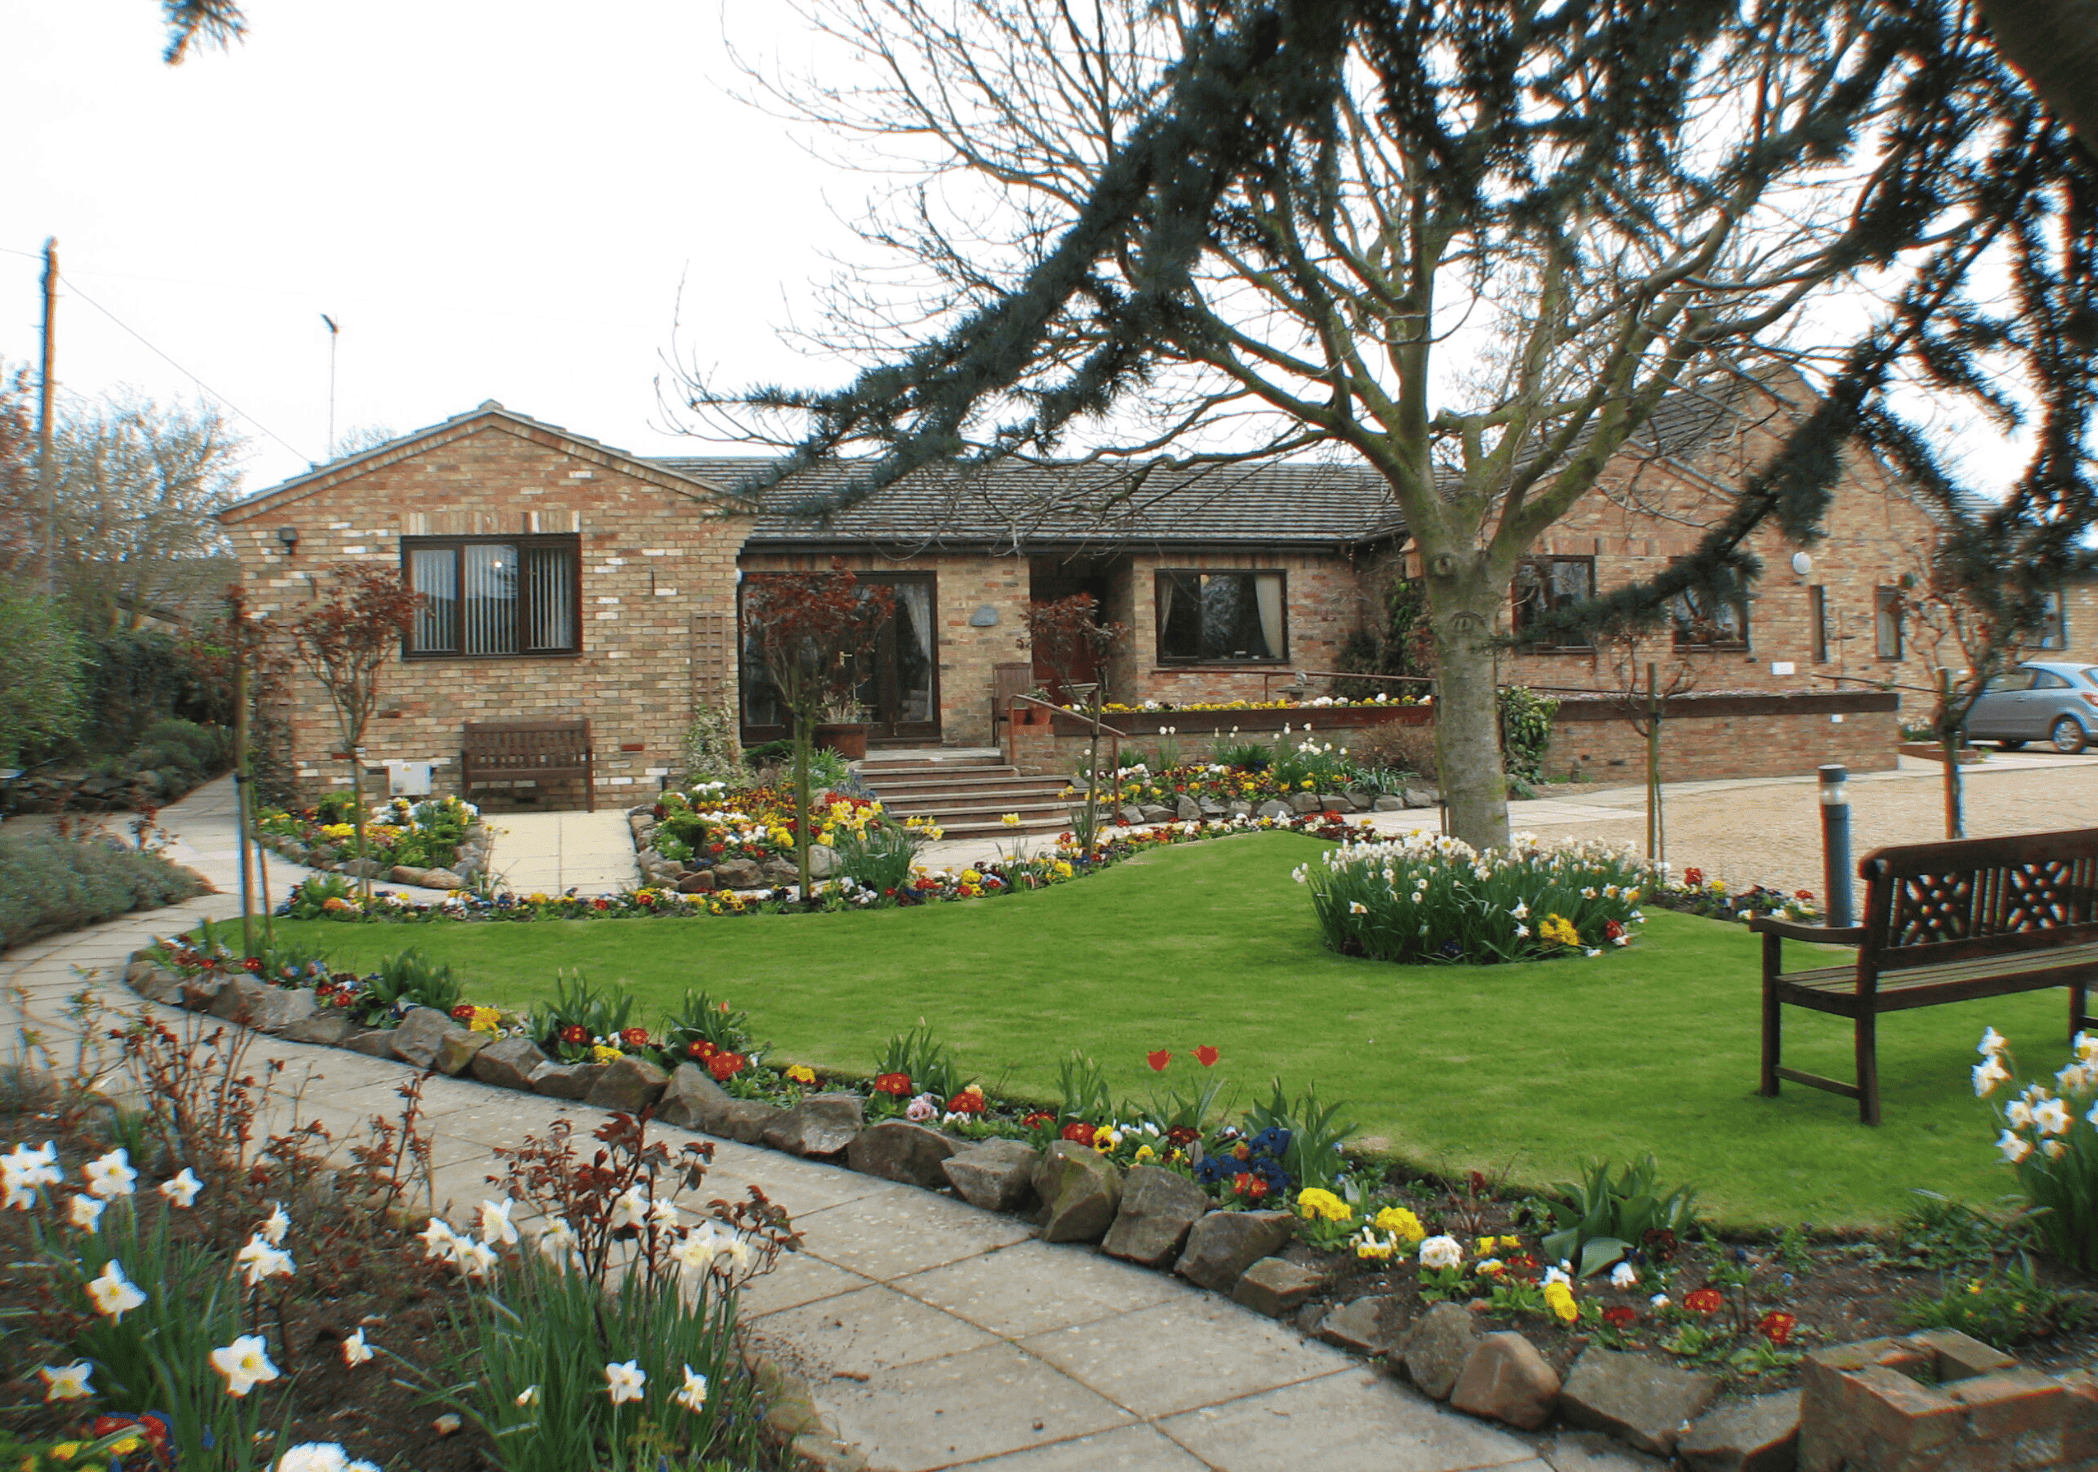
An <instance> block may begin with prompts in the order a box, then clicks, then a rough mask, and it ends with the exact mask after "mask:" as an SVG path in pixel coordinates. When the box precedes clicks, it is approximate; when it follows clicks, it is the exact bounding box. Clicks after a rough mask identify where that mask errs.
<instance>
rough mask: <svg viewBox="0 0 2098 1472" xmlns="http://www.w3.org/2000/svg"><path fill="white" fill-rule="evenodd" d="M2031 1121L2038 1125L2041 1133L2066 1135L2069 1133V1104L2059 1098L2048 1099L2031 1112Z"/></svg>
mask: <svg viewBox="0 0 2098 1472" xmlns="http://www.w3.org/2000/svg"><path fill="white" fill-rule="evenodd" d="M2032 1122H2033V1123H2034V1124H2036V1125H2038V1126H2039V1129H2040V1133H2041V1134H2043V1135H2066V1134H2067V1133H2069V1106H2068V1105H2066V1104H2064V1103H2062V1101H2061V1100H2059V1099H2049V1100H2048V1101H2047V1102H2046V1103H2045V1104H2042V1105H2041V1106H2040V1107H2039V1108H2037V1109H2035V1110H2034V1111H2033V1112H2032Z"/></svg>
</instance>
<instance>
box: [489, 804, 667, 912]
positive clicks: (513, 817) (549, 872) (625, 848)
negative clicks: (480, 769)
mask: <svg viewBox="0 0 2098 1472" xmlns="http://www.w3.org/2000/svg"><path fill="white" fill-rule="evenodd" d="M483 821H484V822H485V823H487V825H488V826H489V828H490V829H492V830H493V831H494V834H495V848H494V850H493V852H492V854H491V856H490V859H489V867H490V868H491V869H493V870H494V871H495V874H496V876H497V878H498V879H500V880H501V887H502V888H504V889H507V890H509V891H510V892H511V893H512V894H560V893H561V892H562V891H564V890H570V889H573V890H578V891H580V892H581V893H583V894H586V895H599V894H615V893H617V892H618V891H620V890H622V889H632V888H633V887H634V886H635V885H637V884H639V883H640V882H641V868H640V865H639V864H637V863H636V862H635V860H634V833H633V830H632V829H631V828H629V827H628V826H627V820H626V808H625V806H624V805H621V804H618V803H613V804H608V805H607V806H604V807H600V808H599V809H598V810H597V811H596V812H594V813H568V812H558V813H489V814H487V815H486V816H485V817H484V818H483Z"/></svg>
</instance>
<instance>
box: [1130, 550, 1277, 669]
mask: <svg viewBox="0 0 2098 1472" xmlns="http://www.w3.org/2000/svg"><path fill="white" fill-rule="evenodd" d="M1284 606H1285V604H1284V599H1283V583H1282V574H1281V573H1279V572H1161V573H1160V574H1159V575H1158V658H1159V662H1160V663H1161V664H1166V663H1181V664H1187V663H1191V662H1194V661H1198V660H1207V661H1221V660H1230V661H1249V662H1250V661H1254V660H1261V661H1268V662H1273V663H1279V662H1280V661H1282V660H1284V659H1286V658H1288V657H1289V640H1288V635H1287V631H1286V630H1285V629H1284V627H1283V615H1282V610H1283V608H1284Z"/></svg>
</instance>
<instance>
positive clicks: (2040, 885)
mask: <svg viewBox="0 0 2098 1472" xmlns="http://www.w3.org/2000/svg"><path fill="white" fill-rule="evenodd" d="M1858 874H1859V876H1860V877H1862V878H1863V879H1864V880H1865V882H1866V886H1867V887H1866V897H1865V926H1866V939H1865V946H1864V951H1863V954H1861V956H1860V958H1859V960H1860V963H1861V967H1860V969H1861V971H1862V970H1864V969H1865V968H1866V967H1869V968H1870V969H1872V970H1874V971H1899V970H1906V969H1908V968H1909V967H1912V966H1934V965H1937V964H1939V963H1941V962H1947V961H1964V960H1969V959H1972V958H1974V957H1977V956H2000V955H2003V954H2004V953H2006V952H2018V951H2046V950H2054V949H2056V948H2058V947H2061V946H2073V945H2083V944H2086V943H2089V942H2092V941H2098V829H2089V828H2086V829H2077V830H2074V831H2071V832H2066V833H2031V834H2025V835H2023V836H2021V837H2016V838H1984V839H1961V840H1956V841H1953V842H1949V843H1916V844H1904V845H1900V846H1897V847H1893V848H1883V849H1877V850H1875V851H1874V852H1872V853H1871V854H1868V855H1867V856H1866V858H1865V860H1864V862H1862V863H1860V864H1859V865H1858Z"/></svg>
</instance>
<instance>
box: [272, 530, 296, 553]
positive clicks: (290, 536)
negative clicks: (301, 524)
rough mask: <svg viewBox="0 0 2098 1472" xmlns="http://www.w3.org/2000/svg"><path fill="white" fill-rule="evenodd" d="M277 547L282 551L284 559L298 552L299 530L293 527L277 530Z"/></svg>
mask: <svg viewBox="0 0 2098 1472" xmlns="http://www.w3.org/2000/svg"><path fill="white" fill-rule="evenodd" d="M277 545H278V546H280V547H282V548H283V549H284V555H285V556H286V557H289V556H291V555H292V554H293V553H294V552H297V551H298V550H299V529H298V528H297V527H295V526H280V527H278V528H277Z"/></svg>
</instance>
